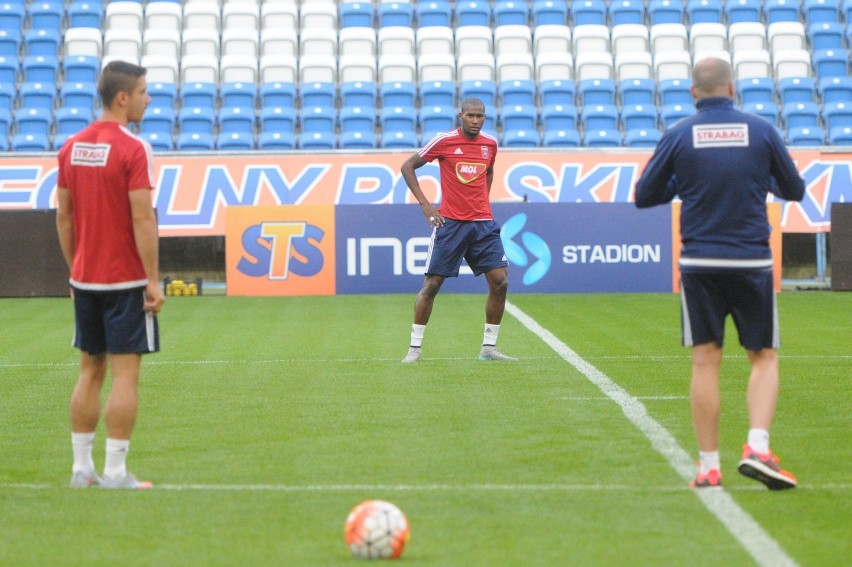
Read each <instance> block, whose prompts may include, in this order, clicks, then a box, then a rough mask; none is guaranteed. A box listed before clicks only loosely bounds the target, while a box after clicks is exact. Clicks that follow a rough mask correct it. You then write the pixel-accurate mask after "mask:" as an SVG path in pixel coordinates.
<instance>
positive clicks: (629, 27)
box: [610, 24, 651, 57]
mask: <svg viewBox="0 0 852 567" xmlns="http://www.w3.org/2000/svg"><path fill="white" fill-rule="evenodd" d="M611 36H612V37H611V39H610V41H611V42H612V54H613V55H615V56H616V57H617V56H619V55H621V54H622V53H631V52H637V51H640V52H641V51H647V52H648V53H650V51H651V42H650V38H649V33H648V26H645V25H642V24H620V25H617V26H615V27H613V28H612V34H611Z"/></svg>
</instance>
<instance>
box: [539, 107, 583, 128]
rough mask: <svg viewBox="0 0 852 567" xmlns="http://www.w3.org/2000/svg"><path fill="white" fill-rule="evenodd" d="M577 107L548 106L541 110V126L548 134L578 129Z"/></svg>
mask: <svg viewBox="0 0 852 567" xmlns="http://www.w3.org/2000/svg"><path fill="white" fill-rule="evenodd" d="M577 117H578V114H577V107H576V106H574V105H573V104H548V105H545V106H542V108H541V124H542V128H543V129H544V131H545V133H546V132H552V131H559V130H576V129H577Z"/></svg>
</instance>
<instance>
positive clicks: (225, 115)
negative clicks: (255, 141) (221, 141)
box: [218, 106, 255, 134]
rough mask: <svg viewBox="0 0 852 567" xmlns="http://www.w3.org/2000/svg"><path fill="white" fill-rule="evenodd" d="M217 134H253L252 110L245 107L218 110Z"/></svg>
mask: <svg viewBox="0 0 852 567" xmlns="http://www.w3.org/2000/svg"><path fill="white" fill-rule="evenodd" d="M218 124H219V133H220V134H221V133H226V134H232V133H243V134H254V125H255V115H254V108H252V107H247V106H223V107H222V108H220V109H219V121H218Z"/></svg>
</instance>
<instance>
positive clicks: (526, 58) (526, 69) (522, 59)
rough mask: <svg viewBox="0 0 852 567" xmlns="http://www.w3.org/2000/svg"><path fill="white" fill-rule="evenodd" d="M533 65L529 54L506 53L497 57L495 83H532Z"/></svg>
mask: <svg viewBox="0 0 852 567" xmlns="http://www.w3.org/2000/svg"><path fill="white" fill-rule="evenodd" d="M534 77H535V64H534V63H533V56H532V54H531V53H506V54H504V55H500V56H498V57H497V82H498V83H502V82H504V81H532V80H533V78H534Z"/></svg>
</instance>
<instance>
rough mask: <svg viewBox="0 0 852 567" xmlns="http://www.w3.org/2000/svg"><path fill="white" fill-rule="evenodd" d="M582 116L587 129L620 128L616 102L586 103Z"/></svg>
mask: <svg viewBox="0 0 852 567" xmlns="http://www.w3.org/2000/svg"><path fill="white" fill-rule="evenodd" d="M580 118H581V120H582V122H583V126H584V127H585V129H586V130H587V131H589V130H617V129H618V108H617V107H616V106H615V105H614V104H586V105H585V106H583V111H582V112H581V113H580Z"/></svg>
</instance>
